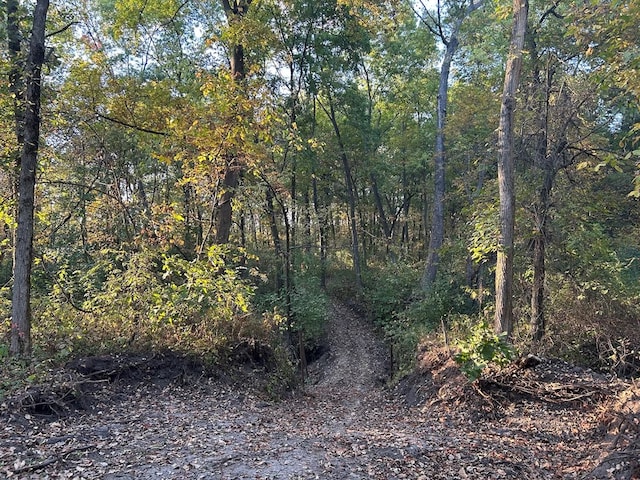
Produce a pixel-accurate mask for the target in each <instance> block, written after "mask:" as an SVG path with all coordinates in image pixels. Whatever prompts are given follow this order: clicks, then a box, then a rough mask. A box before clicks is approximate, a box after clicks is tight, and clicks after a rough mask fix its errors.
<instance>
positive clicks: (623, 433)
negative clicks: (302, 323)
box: [0, 303, 640, 480]
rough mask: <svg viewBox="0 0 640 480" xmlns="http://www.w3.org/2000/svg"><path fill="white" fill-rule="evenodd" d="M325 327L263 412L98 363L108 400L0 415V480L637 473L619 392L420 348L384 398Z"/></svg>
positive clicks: (364, 326)
mask: <svg viewBox="0 0 640 480" xmlns="http://www.w3.org/2000/svg"><path fill="white" fill-rule="evenodd" d="M328 329H329V332H328V335H327V339H328V342H329V345H328V351H327V353H326V354H325V355H324V356H323V357H322V358H320V359H319V360H318V361H316V362H314V364H312V365H310V376H309V383H308V385H307V386H306V387H305V388H304V389H303V390H302V391H299V392H298V393H297V394H296V395H294V396H292V397H290V398H287V399H284V400H282V401H279V402H275V401H271V400H268V397H265V396H264V395H261V394H260V393H256V392H255V391H254V390H252V389H246V388H240V387H238V386H234V385H233V384H232V383H230V382H227V381H224V379H221V378H220V375H218V376H215V375H214V376H211V375H207V374H205V373H207V372H204V371H203V372H199V371H198V369H197V368H195V367H194V368H191V367H189V368H185V367H184V365H182V366H179V367H175V366H174V367H171V365H165V368H164V369H162V371H163V372H169V373H168V374H165V378H164V379H162V378H161V379H160V380H159V379H158V377H157V376H156V377H154V380H153V381H145V378H147V376H146V374H148V373H149V372H147V371H146V370H145V369H144V368H148V367H144V368H143V365H148V362H147V363H145V362H144V361H142V359H141V361H140V364H139V365H140V368H139V369H138V373H139V375H140V378H138V379H137V381H132V380H131V378H132V377H131V376H128V377H126V378H124V376H115V377H114V376H113V375H110V372H113V370H110V369H109V368H110V367H109V366H108V365H105V368H104V375H102V376H103V377H104V378H102V379H97V378H96V376H95V375H94V376H93V377H92V378H93V379H94V380H93V381H96V382H104V383H106V384H107V386H104V388H106V390H107V391H108V392H109V393H110V394H109V395H103V394H97V393H96V394H95V395H94V396H93V397H91V396H90V395H89V393H90V392H89V393H87V395H83V396H81V395H78V396H77V397H78V398H92V399H93V400H92V401H91V402H90V403H91V404H90V405H78V407H79V408H78V410H77V411H75V412H71V413H68V412H66V413H65V415H54V414H55V413H60V412H55V411H54V412H51V411H48V412H40V413H38V412H37V411H34V410H33V408H32V409H31V410H29V411H26V410H25V409H24V408H22V409H19V408H11V405H4V406H3V409H2V411H1V416H0V477H6V478H22V479H30V478H37V479H63V478H78V479H82V478H86V479H111V480H115V479H158V478H162V479H314V478H319V479H365V478H373V479H384V480H387V479H575V478H579V479H583V478H620V479H622V478H626V479H632V478H640V476H638V473H640V472H636V471H635V469H636V468H637V458H638V455H637V452H638V442H637V423H638V422H637V419H638V404H639V403H640V402H639V401H638V398H640V397H639V396H638V392H637V389H636V390H633V386H631V388H627V387H629V386H628V385H624V386H621V385H620V384H618V383H615V382H612V381H611V380H610V379H607V378H605V377H601V376H598V375H595V374H593V372H588V371H583V370H581V369H574V367H571V366H567V365H566V364H562V363H561V362H550V361H548V362H543V364H541V365H538V366H536V367H534V368H531V369H527V370H518V369H515V367H514V369H513V370H512V371H510V372H507V373H502V374H500V375H495V376H493V377H491V379H486V380H485V382H486V383H485V384H484V387H483V388H480V386H479V385H471V384H469V382H467V381H466V379H465V378H464V377H463V376H462V375H461V374H460V372H459V370H458V369H457V367H456V366H455V364H454V363H453V362H452V360H451V359H450V357H449V355H448V353H447V352H446V350H443V349H430V348H428V349H425V350H424V351H423V352H422V353H421V354H420V358H419V363H420V367H419V369H418V371H417V372H416V373H415V374H414V375H412V376H410V377H408V378H407V379H405V380H404V381H403V382H400V383H399V384H398V385H397V386H396V387H395V388H389V387H385V381H386V378H387V374H388V372H387V371H386V358H387V355H386V352H385V349H384V346H383V345H382V344H381V343H380V341H379V340H378V339H377V337H376V336H375V334H374V332H373V329H372V328H371V326H370V325H369V324H368V322H367V321H366V320H365V319H364V318H362V317H361V316H360V315H359V314H358V313H356V312H355V311H353V310H351V309H350V308H349V307H347V306H345V305H343V304H338V303H336V304H334V305H333V307H332V315H331V320H330V322H329V327H328ZM254 353H255V352H254ZM77 367H78V366H76V369H77ZM87 368H88V367H87ZM97 368H99V367H97ZM554 372H558V373H557V374H555V373H554ZM554 375H555V376H554ZM100 385H101V384H100ZM95 388H98V386H95ZM101 388H102V387H101ZM623 388H624V389H626V390H625V392H624V393H620V392H622V390H623ZM633 392H635V393H633ZM41 395H42V399H43V401H42V404H43V405H49V409H50V410H51V409H53V410H55V402H53V405H54V407H51V401H47V398H48V397H47V396H46V394H45V393H42V394H41ZM31 407H33V405H31ZM60 408H61V409H62V408H63V407H62V406H60ZM83 408H84V409H83ZM29 412H31V413H29ZM634 422H635V423H634Z"/></svg>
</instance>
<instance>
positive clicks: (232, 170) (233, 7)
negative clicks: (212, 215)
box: [216, 0, 251, 243]
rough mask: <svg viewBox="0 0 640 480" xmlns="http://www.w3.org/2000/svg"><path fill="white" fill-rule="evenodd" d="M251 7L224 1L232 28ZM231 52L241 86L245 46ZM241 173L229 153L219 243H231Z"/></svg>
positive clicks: (246, 1)
mask: <svg viewBox="0 0 640 480" xmlns="http://www.w3.org/2000/svg"><path fill="white" fill-rule="evenodd" d="M249 5H251V0H233V1H229V0H222V6H223V8H224V12H225V14H226V16H227V21H228V22H229V25H230V26H232V27H236V28H237V26H238V24H239V23H240V22H242V19H243V18H244V17H245V16H246V14H247V12H248V11H249ZM230 50H231V52H230V67H231V81H232V82H236V83H238V84H241V83H242V82H243V81H244V78H245V75H246V72H245V58H244V45H242V43H235V44H233V45H231V47H230ZM241 171H242V165H241V161H240V159H239V158H238V154H236V153H231V152H229V153H228V154H227V157H226V165H225V171H224V179H223V181H222V188H223V192H222V199H221V202H220V206H219V211H218V222H217V230H216V242H217V243H228V242H229V235H230V233H231V225H232V220H233V205H232V202H233V198H234V196H235V190H236V189H237V188H238V183H239V181H240V174H241Z"/></svg>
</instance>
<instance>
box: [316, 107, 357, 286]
mask: <svg viewBox="0 0 640 480" xmlns="http://www.w3.org/2000/svg"><path fill="white" fill-rule="evenodd" d="M328 97H329V110H326V109H325V112H326V113H327V115H328V117H329V120H330V121H331V125H332V126H333V130H334V133H335V134H336V139H337V141H338V145H339V147H340V158H341V159H342V168H343V170H344V180H345V184H346V187H347V200H348V203H349V205H348V207H349V228H350V230H351V254H352V256H353V273H354V275H355V281H356V289H357V291H358V293H362V291H363V290H364V287H363V284H362V273H361V269H360V244H359V239H358V223H357V216H356V188H355V185H354V184H353V177H352V176H351V164H350V162H349V157H348V156H347V150H346V147H345V145H344V142H343V141H342V134H341V133H340V127H339V126H338V120H337V119H336V113H335V109H334V106H333V99H332V98H331V95H329V96H328ZM323 109H324V107H323Z"/></svg>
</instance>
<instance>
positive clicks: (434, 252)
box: [420, 1, 483, 291]
mask: <svg viewBox="0 0 640 480" xmlns="http://www.w3.org/2000/svg"><path fill="white" fill-rule="evenodd" d="M482 4H483V2H482V1H479V2H473V1H471V3H470V4H469V5H468V6H467V8H466V9H465V11H464V13H462V14H461V15H460V16H459V17H458V18H456V19H455V20H454V23H453V25H452V27H451V33H450V34H449V38H448V39H447V38H446V37H445V35H444V33H443V30H442V20H441V18H440V14H439V12H440V2H438V18H437V19H433V18H432V17H430V18H431V21H432V22H434V24H433V25H432V24H431V22H429V21H427V20H426V19H423V21H424V22H425V24H426V25H427V27H428V28H429V29H430V30H431V31H432V32H433V33H434V34H436V35H437V36H439V37H440V40H441V41H442V43H443V44H444V45H445V47H446V50H445V54H444V59H443V60H442V66H441V67H440V81H439V85H438V103H437V108H436V147H435V154H434V191H433V205H432V212H431V230H430V235H429V247H428V249H427V262H426V265H425V269H424V273H423V275H422V280H421V282H420V283H421V286H422V289H423V290H424V291H429V290H430V289H431V287H433V284H434V282H435V281H436V276H437V274H438V265H439V264H440V249H441V248H442V243H443V242H444V196H445V189H446V181H445V180H446V179H445V170H446V160H447V154H446V142H445V134H444V132H445V127H446V122H447V103H448V101H449V74H450V72H451V63H452V62H453V56H454V55H455V53H456V50H457V49H458V44H459V42H458V33H459V32H460V27H461V26H462V22H463V21H464V19H465V18H466V17H468V16H469V15H470V14H471V13H472V12H473V11H475V10H477V9H478V8H480V7H481V6H482Z"/></svg>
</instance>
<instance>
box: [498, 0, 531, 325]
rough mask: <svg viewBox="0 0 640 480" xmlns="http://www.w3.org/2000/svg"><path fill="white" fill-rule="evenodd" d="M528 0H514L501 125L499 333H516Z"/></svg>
mask: <svg viewBox="0 0 640 480" xmlns="http://www.w3.org/2000/svg"><path fill="white" fill-rule="evenodd" d="M528 12H529V3H528V0H513V14H514V22H513V30H512V32H511V44H510V47H509V57H508V58H507V66H506V69H505V75H504V87H503V91H502V105H501V107H500V124H499V127H498V187H499V190H500V237H499V240H498V259H497V262H496V313H495V322H494V329H495V331H496V332H497V333H506V335H507V337H511V334H512V332H513V298H512V296H513V255H514V240H513V237H514V225H515V188H514V185H515V167H514V164H515V162H514V158H513V117H514V110H515V102H516V99H515V96H516V91H517V89H518V84H519V82H520V72H521V70H522V50H523V47H524V39H525V33H526V30H527V16H528Z"/></svg>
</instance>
